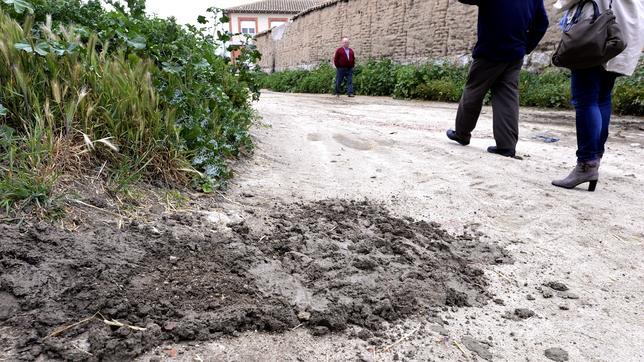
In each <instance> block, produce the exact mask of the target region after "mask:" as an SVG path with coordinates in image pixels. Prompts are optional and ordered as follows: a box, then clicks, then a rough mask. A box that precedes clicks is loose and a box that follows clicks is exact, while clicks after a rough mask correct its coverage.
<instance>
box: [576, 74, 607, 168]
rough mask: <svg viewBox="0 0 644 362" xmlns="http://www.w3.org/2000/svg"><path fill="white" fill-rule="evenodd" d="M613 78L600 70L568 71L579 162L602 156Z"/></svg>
mask: <svg viewBox="0 0 644 362" xmlns="http://www.w3.org/2000/svg"><path fill="white" fill-rule="evenodd" d="M616 78H617V74H615V73H611V72H608V71H606V70H605V69H604V68H603V67H595V68H590V69H582V70H573V71H572V79H571V91H572V104H573V106H575V111H576V114H577V122H576V123H577V159H578V161H579V162H587V161H594V160H597V159H599V158H601V157H602V156H603V155H604V145H605V144H606V140H607V139H608V127H609V126H610V116H611V113H612V112H613V102H612V93H613V87H614V86H615V79H616Z"/></svg>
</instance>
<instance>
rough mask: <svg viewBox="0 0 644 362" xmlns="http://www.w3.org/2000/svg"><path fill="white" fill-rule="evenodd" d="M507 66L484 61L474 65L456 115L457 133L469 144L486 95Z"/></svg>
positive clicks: (477, 61) (475, 62)
mask: <svg viewBox="0 0 644 362" xmlns="http://www.w3.org/2000/svg"><path fill="white" fill-rule="evenodd" d="M506 64H507V63H496V62H490V61H487V60H484V59H476V60H474V62H473V63H472V66H471V67H470V72H469V75H468V77H467V83H466V84H465V89H464V90H463V96H462V97H461V101H460V102H459V104H458V111H457V113H456V128H455V131H456V135H457V136H458V138H460V139H461V140H463V141H466V142H469V140H470V138H471V137H472V131H473V130H474V128H476V123H477V122H478V119H479V116H480V115H481V109H482V108H483V101H484V100H485V95H486V94H487V92H488V91H489V90H490V88H491V87H492V84H494V81H496V79H497V77H498V76H499V75H500V74H501V73H502V72H503V70H504V69H505V67H506Z"/></svg>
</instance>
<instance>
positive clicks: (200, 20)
mask: <svg viewBox="0 0 644 362" xmlns="http://www.w3.org/2000/svg"><path fill="white" fill-rule="evenodd" d="M197 22H198V23H199V24H208V19H206V17H205V16H203V15H199V17H197Z"/></svg>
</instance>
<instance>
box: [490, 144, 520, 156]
mask: <svg viewBox="0 0 644 362" xmlns="http://www.w3.org/2000/svg"><path fill="white" fill-rule="evenodd" d="M487 151H488V152H489V153H494V154H497V155H501V156H505V157H515V156H516V151H515V150H513V149H510V148H497V147H496V146H490V147H488V148H487Z"/></svg>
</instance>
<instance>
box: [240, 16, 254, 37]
mask: <svg viewBox="0 0 644 362" xmlns="http://www.w3.org/2000/svg"><path fill="white" fill-rule="evenodd" d="M239 32H240V33H242V34H248V35H255V34H257V19H239Z"/></svg>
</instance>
